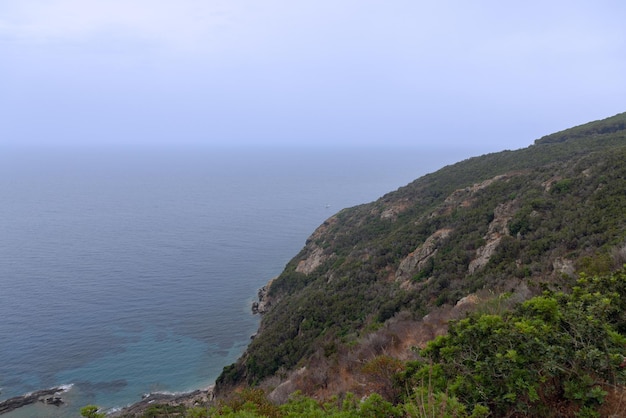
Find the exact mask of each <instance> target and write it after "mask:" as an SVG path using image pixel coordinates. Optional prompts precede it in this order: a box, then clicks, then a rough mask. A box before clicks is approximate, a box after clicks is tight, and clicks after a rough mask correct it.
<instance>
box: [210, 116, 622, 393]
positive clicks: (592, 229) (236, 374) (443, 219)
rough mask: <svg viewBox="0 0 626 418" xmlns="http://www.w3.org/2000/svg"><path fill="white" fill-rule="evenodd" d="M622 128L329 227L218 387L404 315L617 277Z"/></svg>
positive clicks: (614, 126) (480, 160) (419, 185)
mask: <svg viewBox="0 0 626 418" xmlns="http://www.w3.org/2000/svg"><path fill="white" fill-rule="evenodd" d="M625 122H626V114H620V115H617V116H614V117H612V118H608V119H605V120H603V121H598V122H592V123H589V124H586V125H582V126H579V127H576V128H572V129H568V130H566V131H563V132H558V133H555V134H553V135H549V136H546V137H543V138H541V139H539V140H537V141H535V143H534V144H533V145H531V146H530V147H528V148H525V149H521V150H517V151H503V152H499V153H495V154H489V155H484V156H481V157H476V158H471V159H468V160H466V161H462V162H459V163H457V164H454V165H451V166H448V167H445V168H443V169H441V170H439V171H437V172H435V173H432V174H429V175H426V176H424V177H422V178H420V179H418V180H416V181H414V182H412V183H411V184H409V185H407V186H405V187H402V188H400V189H398V190H397V191H395V192H393V193H389V194H387V195H385V196H383V197H382V198H381V199H379V200H378V201H376V202H374V203H371V204H366V205H361V206H357V207H353V208H350V209H345V210H343V211H341V212H339V213H337V214H336V215H335V216H333V217H331V218H329V219H328V220H327V221H326V222H324V224H323V225H321V226H320V227H319V228H318V229H317V230H316V231H315V232H314V233H313V235H311V237H310V238H309V239H308V241H307V243H306V246H305V247H304V248H303V249H302V251H300V253H299V254H298V255H297V256H296V257H294V258H293V260H291V261H290V262H289V263H288V265H287V266H286V268H285V270H284V272H283V273H282V274H281V275H280V276H279V277H278V278H277V279H276V280H274V281H273V282H272V284H271V287H270V288H269V292H268V294H269V298H270V300H271V309H269V311H268V312H267V313H266V314H265V315H264V317H263V319H262V324H261V332H260V333H259V335H258V336H257V337H256V338H255V340H254V341H253V342H252V343H251V344H250V347H249V349H248V350H247V352H246V354H245V355H244V357H242V359H241V360H240V361H239V362H238V363H237V364H236V365H234V366H232V367H229V368H227V369H226V370H225V371H224V373H223V374H222V376H221V377H220V379H219V383H220V384H221V385H225V384H239V383H241V382H246V383H248V384H257V383H259V382H261V381H262V380H263V379H264V378H266V377H268V376H272V375H274V374H275V373H276V372H278V371H279V370H281V371H283V372H284V371H285V370H291V369H293V368H295V367H299V366H303V365H306V364H307V361H308V359H310V358H312V357H324V358H328V357H331V356H332V355H333V354H334V353H335V352H336V351H337V348H338V347H339V346H342V345H353V344H355V342H356V341H358V339H359V338H361V337H363V335H365V334H367V332H368V331H371V330H373V329H376V328H377V327H379V326H380V325H381V324H384V323H385V321H387V320H389V319H391V318H392V317H394V315H397V314H398V313H399V312H406V313H408V314H410V316H411V317H412V318H415V319H419V318H421V317H422V316H423V315H425V314H426V313H428V312H429V311H430V310H431V309H433V308H434V307H441V306H446V305H455V304H456V303H457V302H458V301H459V300H461V299H462V298H464V297H466V296H468V295H471V294H473V293H475V292H479V291H481V290H484V289H490V290H491V291H492V292H496V293H500V292H505V291H514V290H517V291H521V292H522V293H524V295H526V296H528V295H530V291H531V290H532V289H535V290H536V284H537V283H540V282H548V283H550V282H558V281H559V280H560V278H561V276H562V274H568V275H572V276H573V275H574V274H575V273H576V272H577V271H582V270H584V271H586V272H588V273H596V272H601V271H608V270H610V269H611V268H613V267H616V266H619V265H620V263H621V262H622V261H623V260H621V259H619V260H616V259H615V257H613V256H614V255H615V253H616V252H619V249H620V248H621V247H620V246H623V245H624V242H625V239H626V217H625V216H624V214H623V208H624V207H626V206H625V204H626V194H625V191H626V163H625V162H626V130H625ZM529 289H530V290H529Z"/></svg>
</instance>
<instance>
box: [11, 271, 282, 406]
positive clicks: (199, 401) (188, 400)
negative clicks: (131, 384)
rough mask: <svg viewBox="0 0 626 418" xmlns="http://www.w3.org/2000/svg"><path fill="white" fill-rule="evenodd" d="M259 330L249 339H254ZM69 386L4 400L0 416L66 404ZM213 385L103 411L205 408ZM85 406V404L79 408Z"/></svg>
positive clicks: (263, 298)
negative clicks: (164, 407)
mask: <svg viewBox="0 0 626 418" xmlns="http://www.w3.org/2000/svg"><path fill="white" fill-rule="evenodd" d="M275 279H276V277H274V278H272V279H270V280H269V281H268V282H267V284H266V285H264V286H263V287H261V288H260V289H259V290H258V292H257V300H256V301H254V302H252V305H251V307H250V309H251V311H252V314H253V315H263V314H264V313H265V312H267V310H268V309H269V308H270V307H271V305H272V301H271V299H270V297H269V295H268V292H269V288H270V286H271V285H272V282H273V281H274V280H275ZM259 332H260V328H259V329H258V330H257V332H255V333H254V334H252V335H251V336H250V339H254V338H255V337H256V336H257V335H258V333H259ZM72 386H73V385H72V384H69V385H59V386H55V387H52V388H48V389H42V390H38V391H35V392H30V393H26V394H24V395H20V396H15V397H12V398H9V399H6V400H4V401H0V415H4V414H7V413H9V412H12V411H15V410H17V409H20V408H22V407H25V406H28V405H32V404H35V403H37V402H40V403H42V404H45V405H50V406H55V407H59V406H62V405H65V404H66V401H65V400H64V399H63V397H62V395H63V394H64V393H66V392H68V391H69V390H70V389H71V388H72ZM214 389H215V384H212V385H209V386H208V387H205V388H201V389H195V390H192V391H190V392H180V393H167V392H154V393H148V394H146V395H144V396H143V397H142V399H141V400H140V401H137V402H134V403H132V404H130V405H127V406H124V407H115V408H111V409H104V410H103V412H104V413H106V416H107V417H112V418H121V417H133V416H136V415H139V414H141V413H143V412H145V410H146V409H148V408H149V407H151V406H152V405H167V406H181V405H183V406H185V407H187V408H192V407H194V406H202V405H207V404H208V403H210V402H211V401H213V400H214V399H215V391H214ZM82 406H85V405H82Z"/></svg>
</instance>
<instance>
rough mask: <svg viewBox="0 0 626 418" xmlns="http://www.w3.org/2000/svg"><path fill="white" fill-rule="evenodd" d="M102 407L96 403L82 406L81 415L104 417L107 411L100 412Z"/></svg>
mask: <svg viewBox="0 0 626 418" xmlns="http://www.w3.org/2000/svg"><path fill="white" fill-rule="evenodd" d="M99 410H100V408H98V407H97V406H96V405H87V406H83V407H82V408H80V416H81V417H86V418H104V417H105V416H106V414H105V413H101V412H98V411H99Z"/></svg>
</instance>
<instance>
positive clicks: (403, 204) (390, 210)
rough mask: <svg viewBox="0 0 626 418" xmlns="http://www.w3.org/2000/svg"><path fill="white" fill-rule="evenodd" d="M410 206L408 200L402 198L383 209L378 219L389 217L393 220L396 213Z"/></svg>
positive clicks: (396, 215)
mask: <svg viewBox="0 0 626 418" xmlns="http://www.w3.org/2000/svg"><path fill="white" fill-rule="evenodd" d="M409 207H410V204H409V202H408V201H406V200H403V201H400V202H396V203H395V204H392V205H390V206H389V207H387V208H386V209H385V210H383V211H382V212H381V214H380V219H391V220H395V219H396V218H397V217H398V215H399V214H400V213H402V212H404V211H405V210H407V209H408V208H409Z"/></svg>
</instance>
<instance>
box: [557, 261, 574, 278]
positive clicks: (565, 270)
mask: <svg viewBox="0 0 626 418" xmlns="http://www.w3.org/2000/svg"><path fill="white" fill-rule="evenodd" d="M552 268H553V269H554V271H555V272H557V273H560V274H565V275H566V276H570V277H574V273H575V272H576V268H574V262H573V261H572V260H566V259H564V258H561V257H557V258H556V259H554V261H553V262H552Z"/></svg>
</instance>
